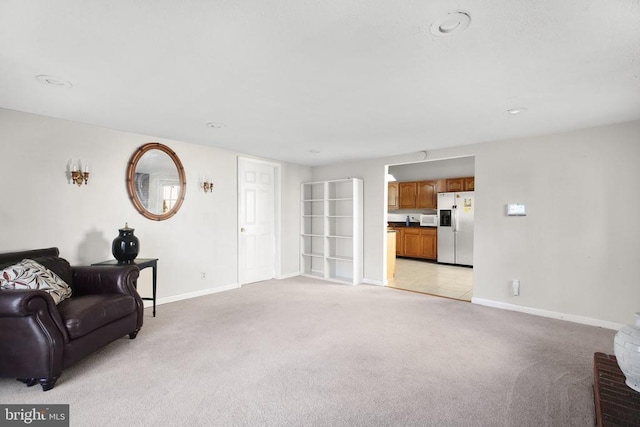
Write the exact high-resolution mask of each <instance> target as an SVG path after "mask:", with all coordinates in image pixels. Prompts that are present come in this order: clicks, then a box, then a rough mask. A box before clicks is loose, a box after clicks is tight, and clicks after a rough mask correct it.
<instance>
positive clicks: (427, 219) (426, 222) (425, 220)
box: [420, 214, 438, 227]
mask: <svg viewBox="0 0 640 427" xmlns="http://www.w3.org/2000/svg"><path fill="white" fill-rule="evenodd" d="M420 226H421V227H437V226H438V215H436V214H433V215H420Z"/></svg>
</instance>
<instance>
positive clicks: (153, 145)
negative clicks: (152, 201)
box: [127, 142, 187, 221]
mask: <svg viewBox="0 0 640 427" xmlns="http://www.w3.org/2000/svg"><path fill="white" fill-rule="evenodd" d="M151 150H160V151H163V152H164V153H166V154H167V155H168V156H169V157H171V160H173V163H174V164H175V165H176V169H177V170H178V178H179V180H180V192H179V194H178V198H177V200H176V203H175V204H174V205H173V207H172V208H171V209H169V210H168V211H167V212H165V213H163V214H155V213H153V212H150V211H148V210H147V209H146V208H145V207H144V205H143V204H142V203H141V202H140V200H139V199H138V196H137V193H136V189H135V173H136V167H137V166H138V161H139V160H140V159H141V158H142V156H143V155H144V154H145V153H147V152H148V151H151ZM127 191H128V192H129V198H130V199H131V202H132V203H133V205H134V206H135V208H136V210H137V211H138V212H140V213H141V214H142V216H144V217H145V218H148V219H151V220H154V221H164V220H165V219H169V218H171V217H172V216H174V215H175V214H176V213H177V212H178V210H179V209H180V206H182V202H183V201H184V196H185V194H186V192H187V180H186V178H185V174H184V167H183V166H182V162H180V159H179V158H178V155H177V154H176V153H175V152H174V151H173V150H172V149H171V148H169V147H167V146H166V145H163V144H160V143H159V142H149V143H147V144H144V145H142V146H141V147H140V148H138V150H136V152H135V153H133V156H131V160H129V164H128V166H127Z"/></svg>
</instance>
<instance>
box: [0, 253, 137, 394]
mask: <svg viewBox="0 0 640 427" xmlns="http://www.w3.org/2000/svg"><path fill="white" fill-rule="evenodd" d="M25 258H28V259H33V260H36V261H37V262H39V263H40V264H42V265H44V266H45V267H47V268H48V269H50V270H51V271H53V272H54V273H56V274H57V275H58V276H60V277H61V278H62V279H63V280H64V281H65V282H66V283H67V284H68V285H69V286H70V287H71V288H72V290H73V293H72V296H71V297H70V298H68V299H65V300H63V301H62V302H60V304H58V305H55V304H54V302H53V299H52V298H51V296H50V295H49V294H48V293H46V292H44V291H40V290H0V355H2V356H1V357H0V377H5V378H6V377H9V378H18V379H19V380H20V381H22V382H24V383H26V384H27V385H28V386H32V385H34V384H36V383H40V384H41V385H42V389H43V390H44V391H47V390H50V389H52V388H53V387H54V385H55V383H56V381H57V379H58V378H59V377H60V374H61V373H62V370H63V369H64V368H66V367H68V366H70V365H72V364H73V363H75V362H77V361H78V360H80V359H82V358H83V357H85V356H87V355H89V354H91V353H93V352H94V351H96V350H98V349H99V348H101V347H103V346H105V345H107V344H108V343H110V342H112V341H114V340H116V339H118V338H121V337H123V336H125V335H129V338H131V339H134V338H135V337H136V335H137V333H138V331H140V328H141V327H142V320H143V310H144V307H143V303H142V300H141V299H140V296H139V295H138V292H137V291H136V289H135V282H136V279H137V278H138V275H139V270H138V267H136V266H135V265H127V266H121V267H118V268H114V267H109V266H86V267H71V266H70V265H69V263H68V262H67V261H66V260H65V259H63V258H60V257H59V251H58V248H48V249H38V250H32V251H23V252H12V253H4V254H0V267H1V269H4V268H6V267H8V266H11V265H13V264H16V263H18V262H20V261H22V260H23V259H25Z"/></svg>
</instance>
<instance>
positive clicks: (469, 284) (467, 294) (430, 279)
mask: <svg viewBox="0 0 640 427" xmlns="http://www.w3.org/2000/svg"><path fill="white" fill-rule="evenodd" d="M389 287H392V288H396V289H404V290H407V291H413V292H421V293H424V294H429V295H436V296H441V297H447V298H453V299H458V300H462V301H471V297H472V296H473V268H469V267H458V266H453V265H441V264H436V263H433V262H426V261H420V260H414V259H407V258H398V259H396V274H395V277H394V278H393V279H390V280H389Z"/></svg>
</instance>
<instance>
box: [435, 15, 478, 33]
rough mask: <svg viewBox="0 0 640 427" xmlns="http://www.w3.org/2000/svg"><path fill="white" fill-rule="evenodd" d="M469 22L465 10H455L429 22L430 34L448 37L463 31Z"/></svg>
mask: <svg viewBox="0 0 640 427" xmlns="http://www.w3.org/2000/svg"><path fill="white" fill-rule="evenodd" d="M470 23H471V16H470V15H469V13H467V12H462V11H456V12H451V13H448V14H446V15H445V16H443V17H441V18H440V19H438V20H436V21H435V22H434V23H433V24H431V34H433V35H434V36H438V37H449V36H452V35H454V34H458V33H461V32H463V31H464V30H465V29H466V28H467V27H468V26H469V24H470Z"/></svg>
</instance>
